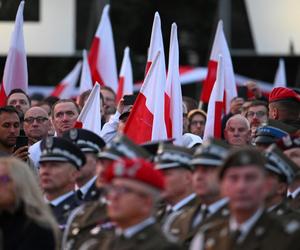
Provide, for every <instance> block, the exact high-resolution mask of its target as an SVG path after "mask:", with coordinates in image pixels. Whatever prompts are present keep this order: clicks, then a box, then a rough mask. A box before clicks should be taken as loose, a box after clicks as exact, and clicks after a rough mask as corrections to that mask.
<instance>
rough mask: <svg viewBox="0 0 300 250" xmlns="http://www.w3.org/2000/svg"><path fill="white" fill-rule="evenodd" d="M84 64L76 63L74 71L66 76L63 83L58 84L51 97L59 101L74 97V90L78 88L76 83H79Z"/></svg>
mask: <svg viewBox="0 0 300 250" xmlns="http://www.w3.org/2000/svg"><path fill="white" fill-rule="evenodd" d="M81 66H82V62H81V61H79V62H77V63H76V65H75V67H74V68H73V69H72V71H71V72H70V73H69V74H68V75H66V77H65V78H64V79H62V81H61V82H60V83H59V84H57V86H56V87H55V89H54V90H53V92H52V93H51V96H56V97H58V98H59V99H70V98H72V96H73V93H74V90H75V88H76V83H77V82H78V79H79V75H80V71H81Z"/></svg>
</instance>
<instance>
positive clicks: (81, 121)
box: [75, 83, 101, 135]
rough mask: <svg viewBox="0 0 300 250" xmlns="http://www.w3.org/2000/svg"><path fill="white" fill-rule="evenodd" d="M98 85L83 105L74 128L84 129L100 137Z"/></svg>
mask: <svg viewBox="0 0 300 250" xmlns="http://www.w3.org/2000/svg"><path fill="white" fill-rule="evenodd" d="M100 102H101V101H100V85H99V84H98V83H96V84H95V85H94V87H93V89H92V92H91V93H90V95H89V97H88V99H87V101H86V103H85V104H84V106H83V108H82V110H81V112H80V114H79V116H78V118H77V121H76V124H75V128H84V129H88V130H90V131H92V132H94V133H95V134H97V135H100V131H101V113H100Z"/></svg>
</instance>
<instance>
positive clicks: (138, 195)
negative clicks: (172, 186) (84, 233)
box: [99, 159, 178, 250]
mask: <svg viewBox="0 0 300 250" xmlns="http://www.w3.org/2000/svg"><path fill="white" fill-rule="evenodd" d="M105 179H106V181H107V182H108V183H109V184H110V186H109V188H108V191H107V192H108V195H107V198H108V207H107V211H108V215H109V217H110V218H111V220H112V221H113V222H114V223H115V224H116V230H115V231H111V232H110V233H107V236H106V237H105V238H104V239H103V241H102V242H101V243H100V246H99V249H110V250H113V249H115V250H122V249H127V250H136V249H144V250H153V249H156V250H160V249H170V250H171V249H172V250H175V249H178V247H177V246H176V245H174V244H171V243H169V242H168V241H167V239H166V238H165V237H164V236H163V234H162V232H161V231H160V229H159V226H158V225H156V223H155V219H154V218H153V217H152V214H153V209H154V205H155V202H156V200H157V198H158V196H159V194H160V192H161V191H162V190H163V188H164V179H163V176H162V175H161V173H160V172H159V171H158V170H155V169H154V166H153V164H152V163H150V162H148V161H145V160H142V159H135V160H126V159H124V160H123V161H120V162H115V163H114V164H112V165H111V166H109V167H108V168H107V169H106V171H105ZM141 204H143V205H141Z"/></svg>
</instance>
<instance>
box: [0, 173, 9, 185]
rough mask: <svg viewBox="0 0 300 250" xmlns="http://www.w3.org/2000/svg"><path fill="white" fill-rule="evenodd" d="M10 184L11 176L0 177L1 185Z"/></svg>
mask: <svg viewBox="0 0 300 250" xmlns="http://www.w3.org/2000/svg"><path fill="white" fill-rule="evenodd" d="M9 182H11V178H10V176H9V175H0V184H7V183H9Z"/></svg>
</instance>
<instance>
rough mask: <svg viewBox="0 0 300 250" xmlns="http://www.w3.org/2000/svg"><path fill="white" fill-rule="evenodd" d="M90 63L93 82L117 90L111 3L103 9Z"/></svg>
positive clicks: (90, 54) (91, 51)
mask: <svg viewBox="0 0 300 250" xmlns="http://www.w3.org/2000/svg"><path fill="white" fill-rule="evenodd" d="M89 63H90V68H91V74H92V79H93V82H98V83H100V84H101V85H105V86H108V87H111V88H112V89H113V90H114V91H115V92H117V88H118V73H117V63H116V55H115V45H114V39H113V33H112V28H111V23H110V19H109V5H106V6H105V7H104V9H103V12H102V17H101V20H100V23H99V25H98V28H97V31H96V35H95V37H94V39H93V42H92V46H91V49H90V53H89Z"/></svg>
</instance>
